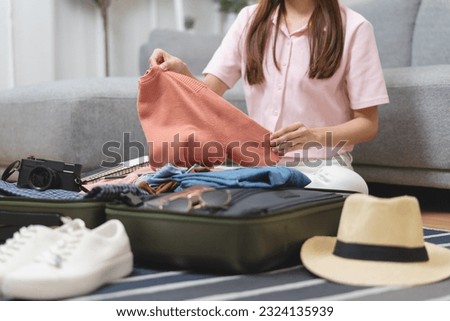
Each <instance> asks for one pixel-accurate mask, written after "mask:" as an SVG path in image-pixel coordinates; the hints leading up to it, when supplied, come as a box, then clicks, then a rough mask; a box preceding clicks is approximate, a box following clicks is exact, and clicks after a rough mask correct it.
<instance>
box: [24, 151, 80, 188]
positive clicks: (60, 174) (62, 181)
mask: <svg viewBox="0 0 450 321" xmlns="http://www.w3.org/2000/svg"><path fill="white" fill-rule="evenodd" d="M80 177H81V165H79V164H70V163H64V162H58V161H51V160H46V159H37V158H34V157H29V158H26V159H22V161H21V164H20V168H19V178H18V180H17V186H18V187H28V188H34V189H36V190H39V191H45V190H46V189H50V188H51V189H64V190H68V191H76V192H79V191H80V186H81V179H80Z"/></svg>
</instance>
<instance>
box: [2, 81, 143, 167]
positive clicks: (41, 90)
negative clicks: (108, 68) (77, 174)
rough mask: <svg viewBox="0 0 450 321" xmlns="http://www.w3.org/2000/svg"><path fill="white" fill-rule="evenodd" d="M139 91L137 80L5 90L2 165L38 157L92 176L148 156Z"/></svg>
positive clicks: (59, 83)
mask: <svg viewBox="0 0 450 321" xmlns="http://www.w3.org/2000/svg"><path fill="white" fill-rule="evenodd" d="M137 90H138V81H137V78H99V79H79V80H64V81H55V82H46V83H41V84H37V85H29V86H23V87H17V88H14V89H10V90H3V91H0V113H1V114H2V115H4V116H3V117H0V137H2V143H1V144H0V166H3V167H4V166H5V165H7V164H8V163H10V162H12V161H14V160H16V159H21V158H26V157H27V156H30V155H34V156H35V157H38V158H46V159H51V160H59V161H65V162H74V163H80V164H81V165H83V170H84V171H89V170H92V169H95V168H98V167H99V166H100V165H101V163H102V162H107V163H108V164H109V165H112V163H113V162H117V161H123V160H124V158H126V159H125V160H127V159H129V158H135V157H138V156H141V155H144V154H143V153H145V151H146V150H147V146H146V140H145V137H144V134H143V131H142V127H141V126H140V122H139V119H138V117H137V108H136V101H137ZM5 116H6V117H5ZM137 142H140V143H139V144H138V143H137ZM105 144H106V145H105ZM138 145H139V146H138ZM138 151H139V155H138V154H137V153H138Z"/></svg>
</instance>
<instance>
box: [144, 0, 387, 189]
mask: <svg viewBox="0 0 450 321" xmlns="http://www.w3.org/2000/svg"><path fill="white" fill-rule="evenodd" d="M149 61H150V64H151V66H159V67H160V68H162V69H163V70H171V71H175V72H178V73H182V74H185V75H188V76H191V77H193V75H192V73H191V72H190V71H189V68H188V66H186V64H184V63H183V62H182V61H181V60H180V59H178V58H176V57H173V56H171V55H170V54H169V53H167V52H165V51H163V50H162V49H156V50H155V51H154V52H153V54H152V55H151V57H150V59H149ZM204 75H205V77H204V79H203V81H204V83H205V84H206V85H207V86H208V87H209V88H210V89H212V90H213V91H215V92H216V93H217V94H219V95H223V94H224V92H225V91H226V90H228V89H229V88H231V87H232V86H233V85H234V84H235V83H236V82H237V81H238V79H239V78H240V77H242V78H243V79H244V89H245V95H246V102H247V110H248V114H249V116H250V117H252V118H253V119H254V120H256V121H257V122H258V123H260V124H261V125H262V126H264V127H265V128H267V129H268V130H270V131H271V132H272V133H273V134H272V136H271V146H272V148H274V149H275V150H276V151H277V152H278V153H279V154H280V155H282V156H283V159H282V161H281V162H280V164H279V165H285V166H295V167H296V168H298V169H299V170H301V171H302V172H303V173H305V174H306V175H308V176H309V177H310V178H311V180H312V183H311V184H310V185H309V187H315V188H330V189H340V190H347V189H348V190H353V191H358V192H363V193H367V192H368V189H367V184H366V183H365V182H364V180H363V179H362V178H361V177H360V176H359V175H357V174H356V173H355V172H353V171H352V167H351V162H352V157H351V154H350V152H351V151H352V149H353V146H354V145H356V144H359V143H362V142H366V141H369V140H371V139H372V138H373V137H374V136H375V135H376V132H377V129H378V112H377V106H378V105H381V104H386V103H388V102H389V100H388V96H387V91H386V86H385V82H384V78H383V73H382V69H381V64H380V59H379V56H378V51H377V47H376V42H375V37H374V34H373V30H372V26H371V24H370V23H369V22H368V21H367V20H365V19H364V18H363V17H362V16H361V15H359V14H357V13H356V12H354V11H352V10H350V9H349V8H347V7H345V6H343V5H342V4H340V3H339V1H338V0H275V1H273V0H260V1H259V3H258V4H257V5H252V6H248V7H246V8H244V9H243V10H242V11H241V12H240V14H239V15H238V17H237V19H236V21H235V22H234V24H233V25H232V26H231V28H230V30H229V31H228V32H227V34H226V36H225V37H224V39H223V42H222V44H221V45H220V47H219V48H218V50H217V51H216V53H215V54H214V56H213V57H212V59H211V61H210V62H209V64H208V66H207V67H206V68H205V70H204Z"/></svg>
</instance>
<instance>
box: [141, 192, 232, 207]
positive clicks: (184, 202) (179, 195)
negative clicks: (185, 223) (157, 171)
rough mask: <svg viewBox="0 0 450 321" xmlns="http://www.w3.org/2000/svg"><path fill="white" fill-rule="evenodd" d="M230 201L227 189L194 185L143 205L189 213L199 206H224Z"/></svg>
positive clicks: (229, 193)
mask: <svg viewBox="0 0 450 321" xmlns="http://www.w3.org/2000/svg"><path fill="white" fill-rule="evenodd" d="M230 201H231V192H230V191H229V190H227V189H215V188H212V187H206V186H194V187H190V188H187V189H185V190H183V191H180V192H176V193H171V194H170V195H165V196H161V197H158V198H156V199H152V200H150V201H147V202H145V203H144V205H143V207H151V208H158V209H160V210H166V211H172V212H182V213H189V212H190V211H191V210H193V209H199V208H224V207H226V206H227V205H228V204H229V203H230Z"/></svg>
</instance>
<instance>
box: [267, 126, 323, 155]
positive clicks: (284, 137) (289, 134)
mask: <svg viewBox="0 0 450 321" xmlns="http://www.w3.org/2000/svg"><path fill="white" fill-rule="evenodd" d="M310 144H315V146H316V147H317V145H319V144H321V139H320V137H319V135H318V134H317V133H316V132H315V131H314V130H313V129H309V128H307V127H306V126H305V125H303V124H302V123H299V122H297V123H293V124H291V125H289V126H287V127H284V128H282V129H280V130H277V131H276V132H274V133H273V134H272V135H271V137H270V146H271V147H272V149H273V150H274V151H275V152H277V153H278V154H279V155H281V156H283V155H285V154H286V153H287V152H290V151H293V150H299V149H304V148H308V147H311V146H310Z"/></svg>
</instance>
